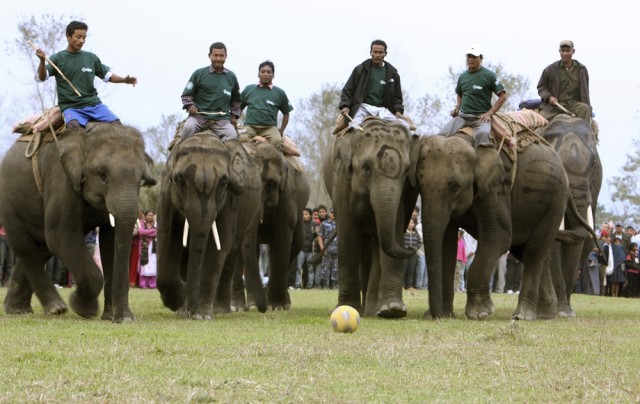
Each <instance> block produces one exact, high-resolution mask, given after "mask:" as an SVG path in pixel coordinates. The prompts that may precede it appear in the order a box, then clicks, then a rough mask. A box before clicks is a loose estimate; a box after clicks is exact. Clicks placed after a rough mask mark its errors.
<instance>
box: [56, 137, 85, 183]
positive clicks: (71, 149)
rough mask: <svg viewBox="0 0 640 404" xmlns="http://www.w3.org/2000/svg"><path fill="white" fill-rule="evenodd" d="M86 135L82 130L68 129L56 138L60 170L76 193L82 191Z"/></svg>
mask: <svg viewBox="0 0 640 404" xmlns="http://www.w3.org/2000/svg"><path fill="white" fill-rule="evenodd" d="M85 144H86V133H85V131H84V129H69V130H66V131H65V132H64V134H63V135H62V136H60V137H59V138H58V142H57V146H58V155H59V156H60V162H61V163H62V168H63V169H64V172H65V173H66V174H67V178H69V181H71V184H72V185H73V189H75V190H76V192H80V191H81V190H82V183H83V182H84V148H85Z"/></svg>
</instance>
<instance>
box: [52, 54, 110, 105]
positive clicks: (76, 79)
mask: <svg viewBox="0 0 640 404" xmlns="http://www.w3.org/2000/svg"><path fill="white" fill-rule="evenodd" d="M49 59H50V60H51V61H52V62H53V63H54V64H55V65H56V66H58V68H59V69H60V71H62V73H64V75H65V77H66V78H67V79H69V81H70V82H71V83H73V85H74V87H75V88H77V89H78V91H79V92H80V94H82V96H80V97H78V94H76V92H75V91H73V88H71V86H70V85H69V83H67V81H66V80H65V79H63V78H62V76H60V73H58V72H57V71H56V69H54V67H53V66H51V65H50V64H47V72H48V73H49V76H54V77H55V78H56V91H57V92H58V105H59V106H60V109H61V110H63V111H64V110H65V109H67V108H84V107H91V106H93V105H97V104H99V103H100V98H98V90H96V88H95V87H94V85H93V81H94V79H95V78H96V77H100V78H101V79H103V80H104V78H105V76H106V74H107V73H108V72H109V70H110V68H109V66H105V65H103V64H102V62H100V59H99V58H98V56H96V55H95V54H93V53H91V52H85V51H83V50H80V51H78V52H73V53H72V52H69V51H67V50H63V51H60V52H58V53H54V54H53V55H51V56H50V57H49Z"/></svg>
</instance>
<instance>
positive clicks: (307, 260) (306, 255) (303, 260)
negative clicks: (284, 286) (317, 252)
mask: <svg viewBox="0 0 640 404" xmlns="http://www.w3.org/2000/svg"><path fill="white" fill-rule="evenodd" d="M312 258H313V252H311V251H307V252H305V251H300V252H299V253H298V258H297V259H296V264H297V265H296V283H295V287H296V288H301V287H302V286H303V284H302V273H303V270H304V266H305V265H306V266H307V274H308V275H307V289H310V288H312V287H313V272H314V271H313V270H312V268H313V264H312V263H311V259H312ZM309 281H311V282H309Z"/></svg>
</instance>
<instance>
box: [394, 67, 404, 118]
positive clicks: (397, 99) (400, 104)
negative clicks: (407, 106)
mask: <svg viewBox="0 0 640 404" xmlns="http://www.w3.org/2000/svg"><path fill="white" fill-rule="evenodd" d="M394 76H395V77H394V80H393V81H394V82H395V84H396V85H395V90H394V93H393V112H394V113H395V114H396V117H397V118H400V117H402V114H404V99H403V98H402V85H401V84H400V75H399V74H398V73H397V72H396V74H394Z"/></svg>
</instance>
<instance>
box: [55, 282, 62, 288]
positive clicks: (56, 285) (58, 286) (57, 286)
mask: <svg viewBox="0 0 640 404" xmlns="http://www.w3.org/2000/svg"><path fill="white" fill-rule="evenodd" d="M53 286H54V287H55V288H56V289H62V286H60V285H58V284H57V283H54V284H53Z"/></svg>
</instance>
